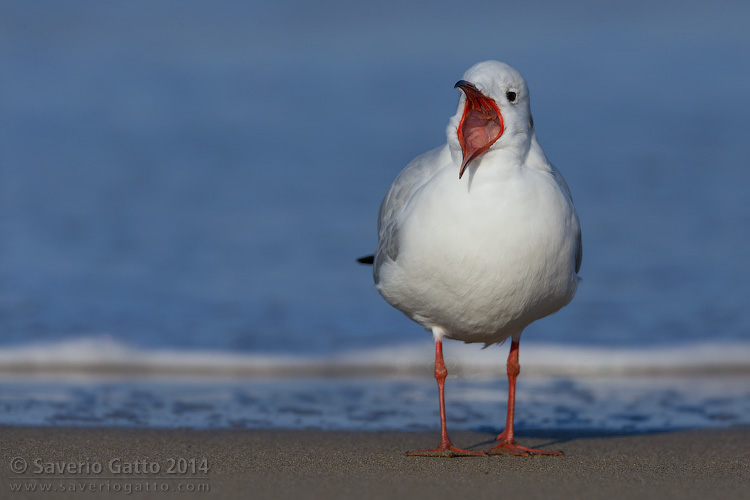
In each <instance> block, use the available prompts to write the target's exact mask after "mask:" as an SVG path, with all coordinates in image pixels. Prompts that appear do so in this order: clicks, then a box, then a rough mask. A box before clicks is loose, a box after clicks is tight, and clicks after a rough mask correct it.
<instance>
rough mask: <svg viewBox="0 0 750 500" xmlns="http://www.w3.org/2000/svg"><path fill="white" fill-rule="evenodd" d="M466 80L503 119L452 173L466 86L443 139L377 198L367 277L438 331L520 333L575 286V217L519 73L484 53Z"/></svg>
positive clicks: (490, 335) (469, 336)
mask: <svg viewBox="0 0 750 500" xmlns="http://www.w3.org/2000/svg"><path fill="white" fill-rule="evenodd" d="M464 80H466V81H468V82H471V83H473V84H474V85H475V86H476V88H477V89H478V90H479V91H480V92H481V93H482V94H483V95H485V96H486V97H488V98H490V99H493V100H494V102H495V103H496V104H497V106H498V108H499V111H500V113H501V114H502V117H503V122H504V128H505V130H504V132H503V134H502V135H501V136H500V138H499V139H498V140H497V141H496V142H495V143H494V144H492V145H491V146H490V147H489V150H487V151H486V152H485V153H483V154H482V155H481V156H479V157H478V158H476V159H475V160H474V161H473V162H472V163H471V164H470V165H469V167H468V168H467V170H466V174H465V175H464V176H463V178H461V179H459V177H458V173H459V168H460V165H461V163H462V157H463V155H462V150H461V146H460V145H459V140H458V135H457V132H458V126H459V122H460V120H461V117H462V115H463V113H464V107H465V104H466V96H465V95H462V97H461V100H460V102H459V106H458V112H457V113H456V115H455V116H453V118H451V120H450V123H449V125H448V130H447V136H448V143H447V144H445V145H443V146H441V147H439V148H437V149H435V150H433V151H430V152H427V153H425V154H423V155H421V156H419V157H417V158H416V159H414V160H413V161H412V162H411V163H410V164H409V165H407V167H406V168H405V169H404V170H403V171H402V172H401V173H400V174H399V176H398V177H397V178H396V180H395V182H394V183H393V185H392V186H391V189H390V191H389V192H388V194H387V195H386V197H385V199H384V200H383V204H382V206H381V208H380V219H379V223H378V233H379V239H378V247H377V251H376V255H375V268H374V275H375V282H376V283H377V288H378V291H379V292H380V293H381V294H382V295H383V297H384V298H385V299H386V300H387V301H388V302H389V303H390V304H391V305H393V306H394V307H396V308H397V309H399V310H401V311H402V312H404V313H405V314H406V315H407V316H409V317H410V318H412V319H413V320H414V321H416V322H418V323H420V324H421V325H423V326H424V327H425V328H427V329H429V330H432V331H433V333H435V335H436V337H437V338H440V337H441V335H443V334H444V335H445V336H446V337H448V338H451V339H456V340H462V341H464V342H485V343H487V344H492V343H495V342H502V341H504V340H505V339H507V338H508V337H513V339H515V340H518V339H519V338H520V336H521V332H522V331H523V329H524V328H525V327H526V326H527V325H529V324H530V323H531V322H533V321H535V320H537V319H539V318H542V317H544V316H547V315H549V314H552V313H553V312H555V311H557V310H559V309H560V308H561V307H563V306H564V305H566V304H567V303H568V302H570V300H571V299H572V298H573V295H574V294H575V291H576V286H577V283H578V280H577V277H576V272H577V270H578V267H579V266H580V255H581V240H580V226H579V223H578V216H577V215H576V211H575V208H574V207H573V201H572V200H571V197H570V192H569V190H568V187H567V185H566V184H565V181H564V180H563V178H562V175H560V173H559V172H558V171H557V170H556V169H555V167H554V166H552V165H551V164H550V163H549V161H548V160H547V157H546V156H545V155H544V152H543V151H542V148H541V147H540V146H539V143H538V142H537V139H536V134H535V133H534V128H533V122H532V120H531V113H530V110H529V92H528V88H527V86H526V82H525V81H524V79H523V77H521V75H520V74H519V73H518V72H517V71H516V70H515V69H513V68H512V67H510V66H508V65H507V64H503V63H500V62H496V61H487V62H483V63H479V64H477V65H475V66H473V67H472V68H471V69H469V70H468V71H467V72H466V74H465V75H464ZM509 91H512V92H515V93H516V99H515V102H512V103H511V102H509V101H508V99H507V97H506V93H507V92H509Z"/></svg>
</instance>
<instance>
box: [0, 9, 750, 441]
mask: <svg viewBox="0 0 750 500" xmlns="http://www.w3.org/2000/svg"><path fill="white" fill-rule="evenodd" d="M334 3H335V2H334ZM481 3H482V2H480V4H481ZM639 5H640V8H639ZM479 7H481V8H480V9H479V10H481V11H482V12H484V13H485V15H483V16H481V17H476V16H473V14H472V12H474V10H472V12H469V11H466V12H464V11H462V10H461V9H456V8H455V5H453V3H445V4H441V3H438V4H430V6H429V7H428V6H421V5H418V4H402V3H389V2H386V4H385V5H383V6H382V7H378V8H377V9H376V8H375V7H372V6H370V7H368V6H354V5H343V4H342V5H338V4H336V5H333V4H331V5H327V6H324V5H317V4H316V6H315V7H311V6H309V5H307V4H305V3H302V2H294V1H291V2H281V3H274V4H273V5H266V4H263V5H255V4H252V3H243V2H233V1H219V2H212V3H211V4H210V5H209V4H205V5H203V4H200V3H197V2H195V3H186V4H184V5H181V7H180V9H179V10H178V11H174V10H173V9H172V7H168V6H166V5H161V6H159V5H154V4H153V3H151V2H145V1H135V2H128V3H127V4H122V5H119V4H105V3H94V2H84V1H77V2H69V3H66V5H65V7H63V6H60V5H57V4H56V3H55V2H36V3H34V4H28V3H24V2H15V3H10V4H9V5H6V6H5V7H4V8H3V11H4V12H3V15H2V16H0V75H2V78H0V94H1V95H2V98H0V370H1V371H2V373H3V378H2V381H1V382H0V408H4V409H5V411H0V423H12V424H23V423H50V424H61V423H73V424H75V423H80V424H85V425H89V424H92V423H100V424H103V425H107V424H115V425H146V426H149V425H157V426H161V425H166V426H170V425H196V426H231V425H235V424H236V423H237V422H240V424H238V425H242V426H248V427H252V426H263V425H265V424H264V422H271V423H273V424H274V425H279V424H283V425H288V426H292V427H294V426H320V427H325V428H337V427H338V428H357V427H358V426H361V427H362V428H385V427H387V428H413V427H414V426H417V427H419V426H422V425H430V426H434V424H435V423H436V421H435V419H434V418H432V417H430V416H428V417H425V415H432V413H434V411H432V410H430V412H427V413H425V414H422V415H418V416H417V415H415V414H413V413H411V412H412V410H414V409H415V408H416V407H415V406H414V405H415V404H417V403H415V401H422V400H421V399H420V398H423V397H425V398H426V397H427V395H428V394H429V397H430V398H432V397H434V394H433V392H434V387H433V384H434V382H433V381H431V380H430V379H429V377H430V375H431V368H430V363H431V357H432V352H431V349H432V346H431V341H430V337H429V334H428V333H426V332H424V331H422V330H421V328H420V327H419V326H417V325H416V324H413V323H412V322H410V321H409V320H408V319H407V318H405V317H404V316H403V315H401V314H400V313H399V312H398V311H395V310H393V309H392V308H390V306H388V305H387V304H386V303H385V302H384V301H383V300H382V299H381V298H380V297H379V296H378V294H377V292H376V291H375V289H374V286H373V284H372V277H371V269H370V268H369V267H366V266H360V265H357V264H356V262H355V258H356V257H359V256H361V255H364V254H368V253H371V252H372V251H373V250H374V247H375V242H376V234H375V225H376V217H377V209H378V205H379V203H380V200H381V199H382V197H383V195H384V194H385V192H386V190H387V189H388V186H389V185H390V183H391V182H392V180H393V178H394V177H395V176H396V174H397V173H398V172H399V171H400V169H401V168H403V166H404V165H406V163H408V161H410V160H411V159H412V158H413V157H414V156H416V155H417V154H420V153H422V152H424V151H426V150H429V149H431V148H433V147H436V146H439V145H440V144H442V143H444V141H445V126H446V124H447V121H448V118H449V117H450V116H451V115H452V114H453V113H455V110H456V103H457V100H458V91H456V90H454V89H453V83H455V81H456V80H458V79H460V78H461V76H462V74H463V72H464V71H465V69H467V68H468V67H469V66H470V65H472V64H474V63H475V62H477V61H480V60H484V59H490V58H494V59H500V60H504V61H506V62H508V63H510V64H512V65H514V66H516V67H517V68H518V69H519V70H520V71H521V72H522V73H523V74H524V75H525V76H526V78H527V80H528V82H529V86H530V89H531V96H532V111H533V114H534V118H535V124H536V130H537V134H538V136H539V139H540V142H541V144H542V146H543V147H544V149H545V152H546V153H547V155H548V156H549V158H550V159H551V160H552V161H553V163H555V164H556V165H557V166H558V168H559V169H560V170H561V171H562V172H563V174H564V175H565V177H566V179H567V181H568V184H569V185H570V187H571V190H572V192H573V196H574V200H575V203H576V207H577V208H578V212H579V215H580V218H581V224H582V227H583V242H584V258H583V267H582V270H581V273H580V275H581V277H582V282H581V284H580V287H579V291H578V294H577V296H576V298H575V299H574V300H573V302H572V303H571V304H570V305H569V306H568V307H566V308H565V309H563V310H562V311H560V312H559V313H557V314H555V315H553V316H551V317H549V318H547V319H544V320H541V321H539V322H537V323H535V324H533V325H531V326H530V327H529V328H528V329H527V330H526V332H525V333H524V337H523V340H522V343H521V363H522V370H523V373H524V375H525V376H526V377H530V378H527V379H526V381H525V382H519V383H520V384H522V387H523V389H522V390H521V389H519V404H521V403H520V400H521V399H520V398H522V397H525V398H528V400H527V401H529V403H531V402H532V401H534V402H535V406H534V408H538V409H539V410H538V413H533V412H531V410H529V413H519V418H520V419H521V422H520V425H531V426H536V425H546V424H544V423H545V422H546V423H547V424H549V425H552V426H553V427H554V426H556V425H557V426H565V425H568V424H570V421H565V420H564V419H563V420H555V418H554V415H555V412H556V411H561V412H563V413H565V414H571V413H570V412H573V414H575V415H579V416H580V418H582V419H583V420H582V421H581V422H583V423H586V422H588V423H587V424H586V425H589V426H593V427H601V428H607V429H611V428H625V427H627V426H632V425H636V426H640V427H639V428H659V427H669V426H670V425H671V426H682V425H692V426H702V425H716V424H717V423H718V424H719V425H726V424H737V423H748V417H747V416H746V415H749V414H750V412H747V411H746V410H747V404H748V401H750V390H747V389H746V387H748V386H750V384H748V383H747V381H748V379H747V378H743V377H746V374H747V373H748V372H750V319H748V315H747V314H746V303H747V299H748V297H750V266H749V265H748V261H747V256H748V255H750V204H748V203H747V193H748V189H747V186H748V185H750V168H748V167H750V165H749V164H748V158H750V142H748V141H747V137H746V136H747V130H748V127H747V116H748V112H749V111H750V97H748V94H747V82H748V78H750V65H749V64H748V62H747V53H748V49H750V34H748V33H747V30H746V29H745V26H744V19H747V18H748V15H749V14H750V7H748V6H747V5H746V3H742V2H726V4H725V5H724V6H723V7H722V8H714V6H706V5H703V4H701V3H699V2H688V3H687V4H681V6H680V8H679V10H673V8H670V7H669V6H659V5H654V4H653V3H648V4H647V3H645V2H643V3H642V5H641V3H639V2H636V4H633V3H632V2H631V3H630V4H628V6H627V9H625V7H622V10H617V9H615V10H612V9H613V7H607V8H606V9H605V8H604V7H601V6H599V5H598V4H597V3H595V2H579V3H577V4H574V5H573V6H570V5H566V6H562V5H558V4H557V3H554V2H541V3H537V4H533V3H528V4H527V3H524V4H517V5H514V7H513V9H512V11H508V10H507V9H503V8H501V7H502V6H500V5H497V4H496V3H494V2H487V3H486V5H480V6H479ZM396 11H398V13H399V14H398V15H394V14H393V13H394V12H396ZM330 12H336V15H330ZM445 351H446V356H447V357H449V358H451V357H452V358H451V359H452V361H450V362H449V369H452V370H453V371H452V373H461V374H464V375H466V377H467V378H465V379H464V378H459V379H451V380H450V381H449V391H450V385H451V384H452V385H454V386H455V387H463V390H461V398H463V399H462V403H461V404H464V405H466V406H465V410H452V411H459V413H460V415H455V414H454V416H455V417H456V418H458V419H459V420H461V419H463V420H462V422H463V424H461V425H464V426H465V427H468V428H471V427H477V426H485V425H490V424H489V421H485V420H484V419H485V418H487V417H486V416H487V415H491V414H492V412H490V411H485V410H489V407H485V406H483V405H486V404H489V403H487V401H489V400H492V401H493V403H492V404H495V405H497V407H498V408H500V407H501V406H502V404H503V399H504V395H503V391H504V390H505V389H504V385H503V384H504V382H502V380H501V378H500V376H502V375H503V373H504V367H503V363H504V359H505V356H506V355H507V347H491V348H488V349H487V350H481V348H480V346H464V345H459V344H457V343H450V344H446V347H445ZM477 367H478V368H477ZM50 372H54V373H55V374H58V375H59V374H60V373H62V374H64V377H63V379H62V381H58V382H52V381H51V380H49V379H48V378H47V379H45V378H44V376H42V379H40V378H39V377H40V376H41V375H39V373H47V374H49V373H50ZM133 373H149V374H151V375H153V376H155V377H162V379H160V380H162V382H161V385H158V384H157V385H153V384H151V383H146V382H142V381H140V382H139V381H138V380H130V379H128V377H131V376H132V375H133ZM394 373H395V374H401V376H402V379H399V380H394V379H393V378H392V377H391V378H382V375H383V374H389V375H393V374H394ZM81 374H86V375H85V376H84V375H81ZM644 374H648V375H651V376H652V377H651V379H649V380H653V382H648V383H646V382H644V380H646V379H643V378H642V376H643V375H644ZM717 374H718V375H717ZM58 375H54V376H52V375H47V377H52V378H54V379H57V378H59V377H58ZM105 375H106V377H110V378H108V379H107V380H109V381H108V382H105V381H103V380H104V379H103V377H104V376H105ZM488 375H492V376H493V378H492V379H491V380H490V379H486V378H483V377H487V376H488ZM172 376H179V377H188V380H189V381H190V382H187V381H186V380H184V379H180V380H178V381H174V380H172V379H169V377H172ZM236 376H239V377H244V378H243V380H244V381H242V382H240V381H237V380H236V379H233V378H232V377H236ZM354 376H356V377H364V378H357V379H356V381H353V380H351V379H352V377H354ZM419 376H422V378H419ZM81 377H83V378H81ZM111 377H115V379H114V381H113V380H112V379H111ZM164 377H166V378H164ZM196 377H197V378H196ZM211 377H213V378H211ZM217 377H218V378H217ZM258 377H262V379H261V378H258ZM268 377H271V378H270V379H269V378H268ZM274 377H275V378H274ZM279 377H281V378H279ZM289 377H306V378H307V379H308V380H307V382H306V384H307V385H306V386H305V387H306V388H307V390H306V391H297V392H295V391H293V390H291V389H290V388H294V387H295V386H296V385H297V384H298V381H299V380H300V379H299V378H292V379H290V378H289ZM414 377H417V378H414ZM633 377H634V378H633ZM711 377H713V378H711ZM716 377H718V378H716ZM126 379H127V380H126ZM522 379H523V376H522ZM704 379H706V380H704ZM289 380H293V381H292V382H289ZM702 380H703V382H701V381H702ZM722 380H723V381H724V382H721V381H722ZM566 381H567V382H566ZM712 381H713V382H712ZM459 384H469V385H470V387H464V386H460V385H459ZM471 384H473V385H471ZM566 384H567V385H566ZM617 384H624V386H623V387H625V388H626V389H624V390H621V391H617V390H615V388H617V387H620V386H619V385H617ZM701 384H703V385H701ZM360 386H361V387H360ZM357 387H360V388H359V389H358V388H357ZM696 387H700V389H694V388H696ZM469 389H471V390H469ZM454 390H456V389H454ZM568 390H569V391H573V392H572V393H579V392H582V393H585V394H587V396H586V397H583V398H582V399H575V398H572V399H571V398H565V396H566V395H570V394H571V393H570V392H566V391H568ZM358 391H359V392H358ZM302 392H304V393H306V394H308V395H307V396H304V397H302V399H298V400H296V401H297V402H296V403H294V402H293V401H290V400H289V398H293V396H292V395H293V394H298V393H300V394H301V393H302ZM185 393H191V394H193V396H192V397H194V398H196V399H197V400H198V401H199V403H195V404H197V405H198V406H191V404H192V403H189V401H188V402H187V403H186V402H185V400H184V397H183V394H185ZM525 393H528V394H526V395H523V396H522V394H525ZM213 394H223V395H224V396H222V397H224V399H222V400H221V402H218V403H205V402H204V401H203V400H204V399H205V398H209V399H210V398H211V397H213V396H212V395H213ZM383 394H392V395H393V396H392V398H390V399H389V398H384V397H383V396H382V395H383ZM409 394H412V395H413V397H412V399H410V397H411V396H409ZM273 395H276V396H273ZM347 395H349V396H351V397H349V396H347ZM141 396H142V398H141V399H140V401H141V403H139V404H136V405H135V406H133V404H131V403H133V401H134V400H139V397H141ZM474 396H476V397H474ZM543 397H547V398H549V399H548V402H547V403H543V402H540V401H537V400H535V399H534V398H543ZM617 397H621V398H622V399H617ZM305 398H307V399H305ZM310 398H312V399H310ZM555 398H561V399H560V400H557V399H555ZM562 398H565V401H566V402H565V403H564V404H563V403H562ZM613 398H614V399H613ZM665 398H666V399H665ZM383 399H388V405H387V406H386V409H384V410H382V411H381V410H377V409H375V407H376V406H377V404H376V403H378V402H381V401H382V400H383ZM665 400H666V401H668V404H662V403H661V402H662V401H665ZM247 401H262V402H263V404H264V405H265V406H264V407H265V408H266V410H267V411H266V412H265V413H264V412H262V411H261V410H260V409H259V408H260V406H259V405H253V404H249V403H247ZM305 401H309V402H310V405H311V408H312V409H310V408H308V409H309V410H310V411H309V412H307V413H305V411H306V410H305V411H303V412H302V415H301V416H300V415H299V412H297V411H296V410H294V411H292V412H291V413H292V415H293V416H292V417H288V418H287V417H283V413H284V411H283V408H292V409H294V408H297V409H298V407H300V404H301V405H302V407H305V404H306V403H305ZM717 401H718V403H717ZM654 402H656V403H654ZM302 403H305V404H302ZM449 403H450V392H449ZM558 403H559V404H558ZM605 403H606V405H605V406H607V407H608V408H610V410H608V411H605V412H600V411H598V410H597V409H596V408H598V407H599V406H597V405H603V404H605ZM651 403H654V404H651ZM330 404H334V407H333V408H334V409H335V408H338V409H339V410H341V411H339V412H338V413H337V414H336V415H337V416H335V417H332V416H331V415H328V413H326V412H327V411H328V410H324V409H323V408H328V407H329V406H328V405H330ZM418 404H419V405H421V404H422V403H421V402H420V403H418ZM544 404H547V405H548V406H544ZM201 405H203V406H201ZM206 405H207V406H206ZM316 405H317V406H316ZM717 405H718V406H717ZM124 407H134V408H135V409H134V410H129V411H130V413H127V412H125V413H123V411H124V410H123V408H124ZM175 408H177V409H178V410H179V411H177V410H175ZM201 408H203V409H201ZM248 408H249V409H248ZM449 408H450V404H449ZM459 408H461V407H460V406H459ZM559 408H561V409H559ZM627 408H631V409H632V410H633V411H632V412H631V413H628V410H627ZM342 409H346V411H344V410H342ZM676 409H677V410H676ZM696 409H700V410H696ZM79 410H80V411H79ZM359 411H361V412H363V413H362V414H363V415H369V416H367V417H366V418H364V419H361V418H358V417H357V416H356V415H359V413H358V412H359ZM493 411H495V410H493ZM316 412H317V413H316ZM373 412H374V413H373ZM382 412H385V413H382ZM461 412H463V413H461ZM519 412H520V410H519ZM495 413H497V412H495ZM631 414H632V415H636V417H634V418H635V420H633V419H630V420H628V418H621V416H622V415H631ZM123 415H125V416H123ZM175 415H178V416H177V417H176V416H175ZM294 415H296V416H294ZM373 415H375V416H376V417H377V418H376V417H373ZM389 415H391V416H389ZM393 415H396V417H393ZM551 415H552V416H551ZM618 415H620V417H618ZM680 415H681V416H682V417H684V418H683V419H680V418H677V416H680ZM696 415H698V416H696ZM717 415H718V417H717ZM742 415H745V416H744V417H743V416H742ZM347 416H348V417H347ZM495 417H496V418H495V419H493V420H492V422H493V423H495V425H496V422H500V421H501V420H502V419H501V418H499V417H497V415H495ZM363 422H369V423H363ZM425 422H426V423H425ZM566 422H568V423H566ZM575 422H577V423H576V425H578V423H581V422H578V421H577V420H576V421H575ZM633 422H635V424H634V423H633Z"/></svg>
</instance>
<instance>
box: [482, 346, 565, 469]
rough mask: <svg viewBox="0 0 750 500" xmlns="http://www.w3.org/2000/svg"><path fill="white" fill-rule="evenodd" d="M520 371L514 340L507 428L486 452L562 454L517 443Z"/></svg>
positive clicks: (510, 358)
mask: <svg viewBox="0 0 750 500" xmlns="http://www.w3.org/2000/svg"><path fill="white" fill-rule="evenodd" d="M520 372H521V365H519V364H518V342H517V341H515V340H514V341H513V342H512V343H511V344H510V354H509V355H508V416H507V418H506V420H505V430H504V431H503V432H501V433H500V434H499V435H498V436H497V438H496V440H497V441H499V443H498V444H497V446H495V447H494V448H491V449H489V450H487V452H486V453H488V454H489V455H562V454H563V453H562V452H561V451H554V450H539V449H536V448H527V447H526V446H521V445H520V444H517V443H516V440H515V439H514V436H513V419H514V416H515V411H516V378H518V374H519V373H520Z"/></svg>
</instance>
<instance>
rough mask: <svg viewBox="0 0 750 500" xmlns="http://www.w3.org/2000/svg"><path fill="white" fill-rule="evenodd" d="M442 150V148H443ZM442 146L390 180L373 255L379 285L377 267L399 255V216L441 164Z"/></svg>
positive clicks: (382, 206) (417, 158)
mask: <svg viewBox="0 0 750 500" xmlns="http://www.w3.org/2000/svg"><path fill="white" fill-rule="evenodd" d="M443 147H444V146H443ZM443 147H440V148H437V149H433V150H432V151H428V152H426V153H424V154H422V155H420V156H418V157H416V158H415V159H414V160H412V161H411V163H409V164H408V165H407V166H406V168H404V169H403V170H402V171H401V173H400V174H398V176H397V177H396V180H395V181H393V184H392V185H391V188H390V189H389V190H388V193H387V194H386V195H385V198H384V199H383V202H382V203H381V204H380V212H379V213H378V248H377V250H376V252H375V263H374V267H373V275H374V277H375V283H377V282H378V275H379V271H380V266H381V265H382V264H383V262H385V260H386V259H388V260H391V261H395V260H396V258H397V257H398V252H399V225H398V214H399V213H400V212H401V210H402V209H403V207H404V206H405V205H406V204H407V203H408V202H409V200H410V199H411V198H412V196H414V193H415V192H416V191H417V190H419V188H421V187H422V186H423V185H424V184H425V183H426V182H427V181H429V180H430V179H431V178H432V176H433V175H434V174H435V172H437V171H438V170H439V169H440V167H441V164H440V162H439V161H438V157H439V155H440V153H441V151H442V149H443Z"/></svg>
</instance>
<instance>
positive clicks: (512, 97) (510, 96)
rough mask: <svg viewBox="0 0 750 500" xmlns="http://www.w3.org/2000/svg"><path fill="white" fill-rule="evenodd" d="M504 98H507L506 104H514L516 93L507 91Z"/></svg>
mask: <svg viewBox="0 0 750 500" xmlns="http://www.w3.org/2000/svg"><path fill="white" fill-rule="evenodd" d="M505 97H507V98H508V102H516V93H515V92H514V91H513V90H509V91H507V92H506V93H505Z"/></svg>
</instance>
